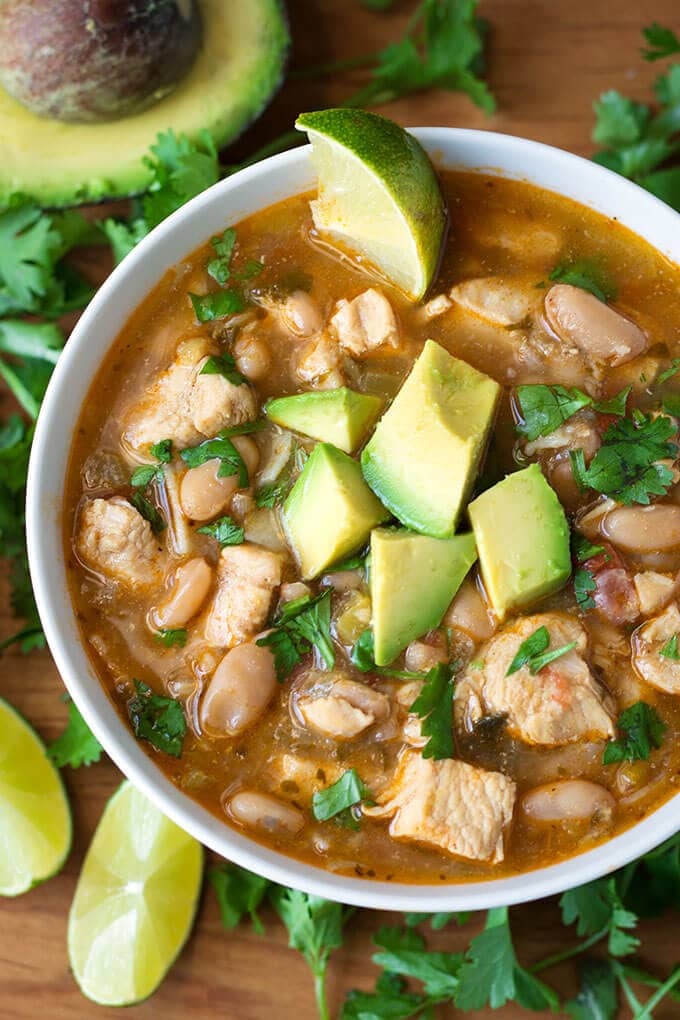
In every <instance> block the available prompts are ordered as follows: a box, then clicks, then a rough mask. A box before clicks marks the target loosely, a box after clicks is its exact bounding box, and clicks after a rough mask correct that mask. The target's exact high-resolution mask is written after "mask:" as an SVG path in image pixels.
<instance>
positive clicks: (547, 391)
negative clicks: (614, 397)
mask: <svg viewBox="0 0 680 1020" xmlns="http://www.w3.org/2000/svg"><path fill="white" fill-rule="evenodd" d="M516 392H517V402H518V404H519V409H520V412H521V415H522V421H521V422H520V423H519V424H518V425H516V426H515V427H516V429H517V432H519V433H520V434H521V435H523V436H525V437H526V438H527V439H529V440H531V441H533V440H534V439H538V437H539V436H547V435H549V434H550V433H551V432H554V431H555V429H558V428H559V427H560V425H563V424H564V422H565V421H568V420H569V418H571V417H572V415H574V414H576V412H577V411H580V410H581V409H582V408H584V407H588V406H590V404H592V400H591V398H590V397H589V396H588V394H587V393H583V392H582V391H581V390H578V389H576V388H572V389H567V387H565V386H544V385H542V384H540V383H539V384H535V385H527V386H518V387H517V391H516Z"/></svg>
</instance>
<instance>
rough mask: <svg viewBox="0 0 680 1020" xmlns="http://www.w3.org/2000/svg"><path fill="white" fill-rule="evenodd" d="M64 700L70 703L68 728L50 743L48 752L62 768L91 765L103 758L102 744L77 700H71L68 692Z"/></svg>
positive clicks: (58, 766)
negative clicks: (86, 719)
mask: <svg viewBox="0 0 680 1020" xmlns="http://www.w3.org/2000/svg"><path fill="white" fill-rule="evenodd" d="M64 700H65V701H66V702H67V703H68V723H67V725H66V729H65V730H64V731H63V732H62V733H61V734H60V735H59V736H58V737H57V739H56V740H53V741H52V743H51V744H50V745H49V747H48V748H47V754H48V755H49V757H50V759H51V760H52V761H53V762H54V764H55V765H56V766H57V768H60V769H61V768H63V767H64V766H65V765H70V766H71V768H72V769H77V768H80V766H81V765H91V764H92V763H93V762H96V761H99V759H100V758H101V755H102V750H103V748H102V745H101V744H100V743H99V741H98V740H97V738H96V737H95V735H94V733H92V732H91V731H90V727H89V726H88V725H87V723H86V722H85V720H84V719H83V717H82V715H81V714H80V711H79V709H78V706H77V705H76V703H75V701H71V699H70V698H69V696H68V695H67V694H66V695H64Z"/></svg>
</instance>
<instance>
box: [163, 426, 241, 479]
mask: <svg viewBox="0 0 680 1020" xmlns="http://www.w3.org/2000/svg"><path fill="white" fill-rule="evenodd" d="M179 455H180V457H181V458H182V460H183V461H184V463H185V464H186V465H187V467H190V468H194V467H200V466H201V464H205V463H207V461H209V460H219V461H221V462H222V463H221V464H220V468H219V470H218V472H217V475H218V478H226V477H227V476H230V475H238V485H239V488H240V489H244V488H245V487H246V485H247V484H248V468H247V467H246V465H245V462H244V460H243V457H242V456H241V454H240V453H239V452H238V450H237V449H236V447H235V446H234V444H233V443H232V441H231V440H230V439H229V438H228V437H227V436H223V435H219V436H217V437H216V438H215V439H206V441H205V442H204V443H200V444H199V445H198V446H189V447H187V449H186V450H180V454H179Z"/></svg>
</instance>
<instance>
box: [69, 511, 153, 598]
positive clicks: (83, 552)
mask: <svg viewBox="0 0 680 1020" xmlns="http://www.w3.org/2000/svg"><path fill="white" fill-rule="evenodd" d="M76 548H77V551H78V555H79V556H80V558H81V559H82V561H83V562H84V563H86V564H87V566H88V567H91V568H92V569H93V570H96V571H97V572H98V573H100V574H103V575H104V576H105V577H109V578H112V579H113V580H116V581H120V582H121V583H122V584H124V585H126V586H127V587H129V588H135V589H145V588H150V587H152V586H153V585H155V584H160V582H161V578H162V555H163V554H162V552H161V550H160V549H159V546H158V542H157V540H156V539H155V538H154V534H153V532H152V530H151V525H150V524H149V522H148V521H147V520H145V519H144V518H143V517H142V515H141V514H140V513H139V512H138V511H137V510H135V508H134V507H133V506H131V505H130V503H128V501H127V500H126V499H122V498H121V497H120V496H113V497H112V498H111V499H91V500H88V502H87V503H85V505H84V506H83V509H82V510H81V512H80V519H79V522H78V535H77V539H76Z"/></svg>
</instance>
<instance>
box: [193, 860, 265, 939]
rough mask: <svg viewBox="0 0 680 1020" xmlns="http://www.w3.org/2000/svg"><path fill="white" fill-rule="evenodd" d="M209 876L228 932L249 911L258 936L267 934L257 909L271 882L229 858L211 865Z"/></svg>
mask: <svg viewBox="0 0 680 1020" xmlns="http://www.w3.org/2000/svg"><path fill="white" fill-rule="evenodd" d="M206 877H207V879H208V881H209V882H210V885H211V886H212V887H213V889H214V890H215V896H216V897H217V905H218V907H219V909H220V917H221V918H222V925H223V927H224V928H226V929H227V931H232V930H233V929H234V928H235V927H236V926H237V925H238V923H239V922H240V920H241V918H242V917H244V916H245V915H246V914H248V915H249V917H250V920H251V921H252V925H253V928H254V929H255V931H256V932H257V933H258V935H264V927H263V925H262V921H261V920H260V918H259V915H258V913H257V908H258V907H259V906H260V903H261V902H262V900H263V899H264V896H265V894H266V892H267V890H268V889H269V888H270V886H271V882H268V881H267V879H266V878H261V877H260V876H259V875H254V874H253V873H252V871H246V870H245V868H239V867H238V865H236V864H229V863H227V861H223V862H222V863H220V864H218V865H217V867H215V868H208V871H207V873H206Z"/></svg>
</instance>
